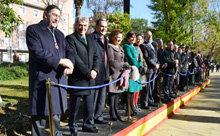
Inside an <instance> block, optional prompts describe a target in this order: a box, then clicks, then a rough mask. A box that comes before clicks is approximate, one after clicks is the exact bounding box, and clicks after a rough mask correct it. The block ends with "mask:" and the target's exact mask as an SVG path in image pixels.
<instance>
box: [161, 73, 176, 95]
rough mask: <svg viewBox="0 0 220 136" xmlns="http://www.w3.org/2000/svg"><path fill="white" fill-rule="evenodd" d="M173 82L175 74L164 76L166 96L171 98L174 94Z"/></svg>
mask: <svg viewBox="0 0 220 136" xmlns="http://www.w3.org/2000/svg"><path fill="white" fill-rule="evenodd" d="M173 84H174V78H173V76H165V75H164V77H163V92H164V95H165V97H167V98H169V97H170V96H172V95H174V94H173V93H174V92H173Z"/></svg>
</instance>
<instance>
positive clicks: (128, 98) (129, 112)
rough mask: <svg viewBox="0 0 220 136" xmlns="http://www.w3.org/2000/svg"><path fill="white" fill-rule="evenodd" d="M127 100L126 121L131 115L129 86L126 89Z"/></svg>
mask: <svg viewBox="0 0 220 136" xmlns="http://www.w3.org/2000/svg"><path fill="white" fill-rule="evenodd" d="M127 101H128V121H130V120H131V119H130V115H131V111H130V94H129V88H128V91H127Z"/></svg>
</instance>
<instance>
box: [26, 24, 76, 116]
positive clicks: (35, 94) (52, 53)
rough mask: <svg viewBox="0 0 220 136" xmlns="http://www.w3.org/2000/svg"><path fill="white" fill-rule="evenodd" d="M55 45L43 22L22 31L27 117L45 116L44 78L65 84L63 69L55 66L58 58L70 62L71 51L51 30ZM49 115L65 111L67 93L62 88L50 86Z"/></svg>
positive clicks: (59, 35)
mask: <svg viewBox="0 0 220 136" xmlns="http://www.w3.org/2000/svg"><path fill="white" fill-rule="evenodd" d="M55 37H56V41H57V43H58V45H59V49H58V50H57V49H56V48H55V42H54V39H53V36H52V34H51V32H50V31H49V30H48V28H47V25H46V23H45V22H44V21H41V22H40V23H38V24H34V25H30V26H29V27H28V28H27V31H26V41H27V46H28V49H29V100H30V113H31V115H48V104H47V96H46V95H47V94H46V85H45V80H46V78H50V80H51V81H54V82H55V83H60V84H66V77H65V76H62V75H63V70H64V68H63V67H62V66H60V65H59V61H60V59H61V58H69V59H71V60H72V62H74V57H73V51H72V49H71V48H70V47H69V45H68V44H66V42H65V39H64V35H63V33H62V32H61V31H59V30H58V29H56V30H55ZM51 98H52V108H53V114H61V113H63V112H64V111H65V110H66V109H67V92H66V90H64V89H63V88H59V87H54V86H51Z"/></svg>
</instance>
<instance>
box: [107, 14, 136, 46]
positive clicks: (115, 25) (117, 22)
mask: <svg viewBox="0 0 220 136" xmlns="http://www.w3.org/2000/svg"><path fill="white" fill-rule="evenodd" d="M107 21H108V34H109V33H110V32H111V30H113V29H120V30H122V31H123V32H124V37H126V34H127V33H128V32H129V31H131V30H132V29H131V21H130V15H129V14H127V13H124V14H122V13H121V11H118V12H116V11H114V12H113V14H109V15H108V16H107ZM123 43H125V41H123Z"/></svg>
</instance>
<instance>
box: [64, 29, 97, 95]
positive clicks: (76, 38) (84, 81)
mask: <svg viewBox="0 0 220 136" xmlns="http://www.w3.org/2000/svg"><path fill="white" fill-rule="evenodd" d="M86 39H87V44H85V43H84V41H83V39H82V38H81V36H80V35H79V34H78V33H77V32H74V33H73V34H71V35H68V36H67V37H66V41H67V42H68V43H69V45H70V46H71V47H72V49H73V52H74V58H75V61H76V64H75V69H74V71H73V73H72V74H71V75H70V76H69V78H68V84H69V85H73V86H94V85H95V80H94V79H91V77H90V72H91V70H95V71H97V72H98V74H99V63H98V62H99V58H98V54H97V53H98V52H97V48H96V46H95V42H94V40H93V37H92V35H86ZM70 91H71V94H73V95H89V94H91V90H77V89H70Z"/></svg>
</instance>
